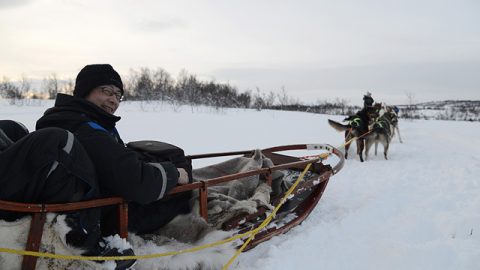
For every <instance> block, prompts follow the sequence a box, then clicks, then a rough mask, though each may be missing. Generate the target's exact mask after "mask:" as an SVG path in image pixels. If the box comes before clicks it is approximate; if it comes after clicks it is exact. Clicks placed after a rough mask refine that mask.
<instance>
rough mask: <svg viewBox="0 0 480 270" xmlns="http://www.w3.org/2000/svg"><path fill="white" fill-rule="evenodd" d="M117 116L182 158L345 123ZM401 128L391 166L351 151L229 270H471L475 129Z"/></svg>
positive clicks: (203, 111) (173, 112) (328, 133)
mask: <svg viewBox="0 0 480 270" xmlns="http://www.w3.org/2000/svg"><path fill="white" fill-rule="evenodd" d="M52 105H53V102H52V101H45V102H42V103H38V104H34V105H32V106H11V105H8V103H7V102H6V101H4V100H0V119H14V120H17V121H21V122H23V123H25V124H26V125H27V127H28V128H29V129H30V130H33V128H34V126H35V121H36V119H38V118H39V117H40V116H41V114H42V113H43V111H44V110H45V109H46V108H48V107H50V106H52ZM425 106H427V105H425ZM445 106H447V104H445ZM476 106H477V108H478V104H477V105H476ZM117 114H118V115H120V116H122V120H121V121H120V123H119V125H118V129H119V131H120V133H121V134H122V137H123V139H124V141H126V142H128V141H133V140H140V139H152V140H160V141H165V142H169V143H173V144H176V145H179V146H181V147H183V148H184V149H185V152H186V153H187V154H199V153H208V152H223V151H233V150H247V149H254V148H265V147H270V146H275V145H285V144H296V143H329V144H332V145H334V146H339V145H341V144H342V142H343V134H341V133H338V132H336V131H335V130H333V129H332V128H331V127H330V126H329V125H328V124H327V119H328V118H331V119H333V120H337V121H339V120H341V119H342V118H343V117H342V116H327V115H321V114H311V113H301V112H282V111H271V110H264V111H260V112H259V111H255V110H243V109H241V110H237V109H223V110H222V109H220V110H216V109H212V108H208V107H176V108H172V107H171V106H169V105H164V104H160V103H152V104H145V103H144V104H141V103H134V102H131V103H123V104H122V105H121V107H120V109H119V111H118V113H117ZM399 127H400V131H401V135H402V139H403V140H404V143H403V144H400V143H399V142H398V138H394V140H393V143H392V144H391V148H390V151H389V160H384V159H383V156H382V155H381V154H379V155H378V156H375V155H373V153H371V159H370V160H368V161H366V162H363V163H361V162H360V161H359V160H358V158H357V157H355V155H354V153H353V152H354V151H353V148H352V149H351V150H350V151H351V152H350V157H351V158H350V159H348V160H347V161H346V164H345V167H344V168H343V169H342V171H340V173H338V174H337V175H335V176H333V177H332V178H331V181H330V183H329V184H328V186H327V188H326V191H325V194H324V195H323V197H322V199H321V200H320V203H319V205H318V206H317V207H316V209H315V210H314V211H313V213H312V214H311V215H310V216H309V217H308V218H307V220H306V221H305V222H303V223H302V224H301V225H300V226H297V227H295V228H294V229H292V230H291V231H290V232H288V233H287V234H285V235H281V236H278V237H275V238H273V239H272V240H270V241H268V242H266V243H263V244H261V245H259V246H258V247H256V248H255V249H253V250H251V251H248V252H246V253H243V254H242V255H241V256H240V257H239V259H238V260H237V261H236V263H234V265H233V266H232V267H231V268H230V269H238V270H247V269H248V270H250V269H272V270H278V269H324V270H330V269H331V270H350V269H356V270H371V269H379V270H384V269H388V270H396V269H398V270H401V269H402V270H403V269H408V270H417V269H418V270H420V269H421V270H430V269H431V270H439V269H441V270H457V269H462V270H475V269H478V267H479V264H480V211H479V206H480V177H479V175H480V157H479V153H480V137H478V134H480V124H479V123H478V122H465V121H461V122H455V121H426V120H408V121H407V120H403V119H401V120H400V123H399ZM382 150H383V149H382V147H380V151H382ZM201 165H204V164H194V166H201ZM0 245H1V244H0ZM228 259H229V258H225V260H228ZM141 266H142V264H141V262H140V263H139V264H138V267H141ZM0 269H9V267H8V265H7V266H4V265H2V266H1V267H0Z"/></svg>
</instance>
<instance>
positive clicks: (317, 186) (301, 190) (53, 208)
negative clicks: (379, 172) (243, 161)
mask: <svg viewBox="0 0 480 270" xmlns="http://www.w3.org/2000/svg"><path fill="white" fill-rule="evenodd" d="M290 150H326V151H329V152H330V153H331V154H334V155H335V156H337V157H338V158H339V161H338V162H337V164H336V165H335V166H334V167H331V166H329V165H323V164H322V163H321V162H322V160H321V158H319V157H314V158H312V159H302V158H299V157H293V156H288V155H282V154H278V153H276V152H281V151H290ZM253 152H254V150H247V151H236V152H223V153H211V154H201V155H191V156H187V159H188V160H189V161H190V162H191V161H192V160H194V159H203V158H214V157H225V156H238V155H244V156H250V155H252V154H253ZM262 153H263V154H264V155H265V156H266V157H268V158H270V159H271V160H272V161H273V163H274V166H273V167H271V168H261V169H258V170H254V171H248V172H242V173H236V174H231V175H226V176H222V177H217V178H213V179H209V180H205V181H200V182H195V183H191V184H187V185H182V186H177V187H175V188H173V189H172V190H171V191H170V192H169V195H171V194H176V193H181V192H186V191H191V190H195V189H198V190H199V205H200V215H201V216H202V217H203V218H204V219H205V220H208V213H207V198H208V187H211V186H215V185H219V184H222V183H225V182H228V181H232V180H237V179H241V178H245V177H248V176H253V175H264V177H265V179H267V183H268V184H270V185H271V183H272V177H271V175H272V172H274V171H277V170H286V169H291V170H303V169H304V168H305V166H307V164H310V163H311V164H312V165H313V166H312V168H311V169H310V170H311V171H312V172H313V173H315V174H316V176H317V177H315V178H314V179H309V180H307V181H304V183H303V184H302V185H299V186H297V188H296V189H295V190H294V192H293V193H292V194H294V196H296V195H299V194H300V195H301V194H307V197H306V198H303V199H302V201H301V203H300V204H299V205H298V206H296V207H295V209H294V213H295V215H296V217H295V218H294V219H292V220H290V221H289V222H287V223H286V224H284V225H283V226H281V227H280V228H269V229H266V230H264V231H261V232H259V233H258V234H257V235H256V236H255V239H254V240H253V241H251V242H250V243H249V245H248V246H247V247H246V249H245V250H248V249H251V248H253V247H255V246H256V245H258V244H259V243H261V242H264V241H266V240H268V239H270V238H272V237H273V236H275V235H278V234H282V233H285V232H286V231H288V230H289V229H291V228H292V227H294V226H296V225H298V224H300V223H301V222H302V221H303V220H305V218H307V216H308V215H309V214H310V213H311V211H312V210H313V209H314V208H315V206H316V205H317V203H318V201H319V200H320V198H321V196H322V195H323V192H324V190H325V188H326V186H327V184H328V180H329V179H330V176H332V175H334V174H336V173H337V172H338V171H340V170H341V169H342V168H343V165H344V157H343V154H342V153H341V152H340V151H339V150H338V149H336V148H334V147H332V146H330V145H322V144H296V145H286V146H278V147H272V148H267V149H263V150H262ZM306 191H308V192H306ZM279 199H280V198H272V201H271V203H272V204H273V205H277V204H278V203H279ZM107 205H117V206H118V232H119V234H120V237H122V238H127V236H128V203H127V202H125V201H124V200H123V199H122V198H104V199H96V200H90V201H83V202H75V203H65V204H27V203H15V202H8V201H1V200H0V210H5V211H13V212H22V213H31V214H32V221H31V225H30V230H29V234H28V240H27V244H26V248H25V250H27V251H38V250H39V248H40V243H41V239H42V234H43V226H44V223H45V218H46V213H49V212H69V211H75V210H81V209H87V208H95V207H102V206H107ZM266 211H267V209H265V208H260V209H258V212H257V213H254V214H252V215H242V216H239V217H235V218H233V219H232V220H230V221H229V222H227V224H226V225H225V226H224V229H226V230H229V229H233V228H236V227H237V226H238V225H239V224H240V223H241V220H243V221H245V220H247V221H252V220H253V221H254V220H255V219H257V220H258V219H259V217H260V216H261V215H264V214H265V212H266ZM258 225H259V223H250V225H247V226H243V228H242V229H241V231H240V232H242V231H248V230H251V229H254V228H255V227H257V226H258ZM36 262H37V257H34V256H24V257H23V261H22V268H21V269H22V270H33V269H35V267H36Z"/></svg>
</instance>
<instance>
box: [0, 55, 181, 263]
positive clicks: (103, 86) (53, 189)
mask: <svg viewBox="0 0 480 270" xmlns="http://www.w3.org/2000/svg"><path fill="white" fill-rule="evenodd" d="M122 97H123V83H122V80H121V78H120V76H119V74H118V73H117V72H116V71H115V70H114V69H113V68H112V66H110V65H107V64H97V65H87V66H85V67H84V68H83V69H82V70H81V71H80V73H79V74H78V76H77V78H76V83H75V89H74V92H73V96H70V95H65V94H58V95H57V98H56V101H55V105H54V107H53V108H50V109H48V110H47V111H46V112H45V113H44V115H43V116H42V117H41V118H40V119H39V120H38V121H37V124H36V129H37V131H36V132H33V133H31V134H29V135H26V136H25V137H24V138H22V139H21V140H19V141H18V142H16V143H15V144H13V145H12V146H10V147H8V148H7V149H6V150H5V151H4V152H2V153H1V157H6V158H7V156H8V155H10V156H9V159H5V160H10V159H11V158H15V157H16V160H17V161H18V160H21V163H22V164H27V163H28V164H29V163H33V164H40V165H39V166H38V168H37V167H34V169H35V170H34V172H28V170H19V171H22V173H23V172H24V173H26V174H27V173H29V175H28V176H26V177H23V179H25V185H22V186H21V187H18V185H16V189H15V190H14V191H12V192H10V193H5V189H4V188H2V192H0V199H2V200H12V201H19V202H43V203H63V202H70V201H79V200H85V199H93V198H98V197H109V196H120V197H123V198H125V199H126V200H127V201H129V220H131V222H129V230H130V231H132V232H136V233H140V234H141V233H149V232H152V231H155V230H157V229H158V228H160V227H162V226H163V225H165V224H166V223H168V222H169V221H170V220H171V219H173V218H174V217H175V216H176V215H178V214H183V213H188V212H190V202H189V197H188V196H176V197H175V198H173V199H168V200H162V199H163V198H164V197H165V196H166V194H167V193H168V192H169V191H170V190H171V189H172V188H173V187H174V186H175V185H177V184H187V183H188V181H189V177H188V173H187V172H186V171H185V170H184V169H177V168H176V167H175V165H174V164H173V163H171V162H168V161H164V162H155V161H154V160H153V161H148V160H145V159H144V158H142V156H141V155H140V154H139V153H137V152H135V151H133V150H131V149H129V148H127V147H126V146H125V144H124V143H123V141H122V139H121V138H120V135H119V133H118V132H117V130H116V128H115V124H116V122H118V121H119V120H120V117H118V116H115V115H114V113H115V111H116V110H117V109H118V107H119V105H120V102H121V100H122ZM6 137H8V136H6ZM7 141H8V140H7ZM44 141H48V143H44ZM12 143H13V140H12ZM72 145H73V146H72ZM42 146H45V147H43V148H45V149H41V148H42ZM17 149H18V150H22V151H17ZM31 149H33V151H32V150H31ZM72 149H73V150H72ZM67 150H68V151H67ZM29 151H31V152H35V155H33V156H34V157H35V158H36V159H35V160H32V161H30V160H27V159H29V158H28V157H27V156H28V155H27V153H28V152H29ZM50 152H51V153H50ZM18 153H24V155H23V156H21V157H18ZM32 158H33V157H32ZM55 164H56V166H55ZM22 166H23V165H22ZM30 167H32V166H30ZM30 167H29V168H30ZM15 171H16V170H3V168H2V170H0V180H1V181H2V184H3V182H6V181H8V182H9V183H13V179H16V178H17V177H16V176H15V175H12V174H13V173H14V172H15ZM2 172H5V175H3V174H2ZM68 177H70V178H68ZM9 179H10V180H11V181H10V180H9ZM39 179H42V180H43V181H39ZM53 179H54V180H53ZM28 181H30V182H28ZM2 186H3V185H2ZM12 190H13V189H12ZM26 191H28V192H26ZM19 194H22V195H21V196H19ZM101 211H102V213H101V218H100V214H99V213H98V210H95V209H94V210H84V211H82V212H80V213H71V214H69V215H67V218H66V223H67V225H68V226H69V227H70V231H69V232H68V233H67V235H66V236H65V240H66V242H67V244H69V245H72V246H74V247H78V248H80V249H83V250H85V253H84V254H85V255H91V256H93V255H112V254H111V253H106V254H105V252H104V250H102V247H105V245H103V244H101V243H100V242H101V241H102V240H101V239H102V238H101V236H102V234H103V236H107V235H109V234H111V233H112V228H113V226H112V224H111V222H112V220H113V218H112V216H113V215H114V214H115V209H113V208H112V209H109V208H103V209H102V210H101ZM0 214H1V213H0ZM0 218H2V216H0ZM9 219H12V217H10V218H9ZM132 254H133V251H131V250H130V251H128V252H126V253H125V252H124V253H123V255H132ZM120 255H122V253H121V254H120ZM133 263H134V261H121V262H117V269H126V268H128V267H130V266H131V265H132V264H133Z"/></svg>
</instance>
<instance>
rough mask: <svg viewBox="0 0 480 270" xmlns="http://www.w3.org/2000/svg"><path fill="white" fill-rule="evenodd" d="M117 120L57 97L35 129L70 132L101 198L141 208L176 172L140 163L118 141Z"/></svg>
mask: <svg viewBox="0 0 480 270" xmlns="http://www.w3.org/2000/svg"><path fill="white" fill-rule="evenodd" d="M119 120H120V117H118V116H114V115H111V114H108V113H107V112H105V111H103V110H102V109H101V108H99V107H98V106H96V105H94V104H93V103H90V102H88V101H87V100H85V99H82V98H77V97H73V96H70V95H65V94H58V95H57V99H56V101H55V106H54V107H53V108H50V109H48V110H47V111H45V113H44V115H43V116H42V117H41V118H40V119H39V120H38V121H37V125H36V129H42V128H46V127H59V128H63V129H66V130H69V131H71V132H72V133H73V134H74V135H75V137H76V138H77V139H78V140H79V141H80V143H81V144H82V145H83V147H84V148H85V150H86V152H87V153H88V155H89V156H90V159H91V160H92V161H93V164H94V166H95V170H96V174H97V177H98V182H99V186H100V192H101V194H102V195H103V196H121V197H123V198H125V199H127V200H129V201H133V202H138V203H141V204H147V203H150V202H153V201H156V200H159V199H161V198H162V197H164V196H165V195H166V194H167V193H168V191H169V190H170V189H172V188H173V187H174V186H175V185H176V184H177V181H178V171H177V169H176V168H175V166H174V165H173V164H172V163H170V162H162V163H160V164H155V166H154V165H152V164H149V163H146V162H143V161H141V160H140V159H139V155H138V154H137V153H136V152H134V151H133V150H131V149H129V148H127V147H125V145H124V143H123V141H122V139H121V138H120V136H119V134H118V132H117V130H116V128H115V124H116V122H117V121H119Z"/></svg>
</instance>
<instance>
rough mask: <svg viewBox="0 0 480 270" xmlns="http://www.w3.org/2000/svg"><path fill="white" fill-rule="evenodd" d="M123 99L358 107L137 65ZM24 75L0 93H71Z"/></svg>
mask: <svg viewBox="0 0 480 270" xmlns="http://www.w3.org/2000/svg"><path fill="white" fill-rule="evenodd" d="M123 83H124V88H125V96H124V100H125V101H128V100H131V101H133V100H135V101H165V102H169V103H172V104H177V105H192V106H197V105H206V106H212V107H215V108H249V109H257V110H263V109H273V110H290V111H304V112H312V113H327V114H350V113H351V112H354V111H356V110H358V109H359V107H357V106H349V105H348V102H347V101H346V100H340V99H337V100H336V101H333V102H329V101H317V104H314V105H306V104H302V103H301V102H300V101H299V100H298V99H295V98H292V97H290V96H288V94H287V91H286V90H285V88H282V89H280V91H279V92H277V93H274V92H273V91H270V92H268V93H265V92H263V91H261V90H260V89H259V88H256V89H255V90H247V91H244V92H240V91H238V89H237V88H236V87H235V86H232V85H230V84H228V83H219V82H215V81H202V80H200V79H198V77H197V76H196V75H193V74H189V73H187V72H186V71H182V72H181V73H180V74H179V76H178V77H177V78H173V77H172V76H171V75H170V74H169V73H168V72H167V71H165V70H164V69H161V68H159V69H156V70H151V69H149V68H141V69H140V70H131V71H130V73H129V74H128V75H127V76H123ZM31 85H32V84H31V82H30V80H29V79H28V78H27V77H25V76H24V77H22V79H21V80H20V81H19V82H15V83H13V82H11V81H10V80H9V79H8V78H6V77H3V79H2V81H0V96H1V97H3V98H5V99H9V100H10V102H11V103H14V104H18V103H19V102H21V100H23V99H54V98H55V97H56V95H57V93H65V94H72V93H73V89H74V83H73V80H71V79H70V80H59V79H58V78H57V76H56V75H55V74H52V75H50V76H48V77H47V78H44V79H43V81H42V84H41V86H40V87H39V89H36V90H35V91H34V90H33V88H32V86H31Z"/></svg>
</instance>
